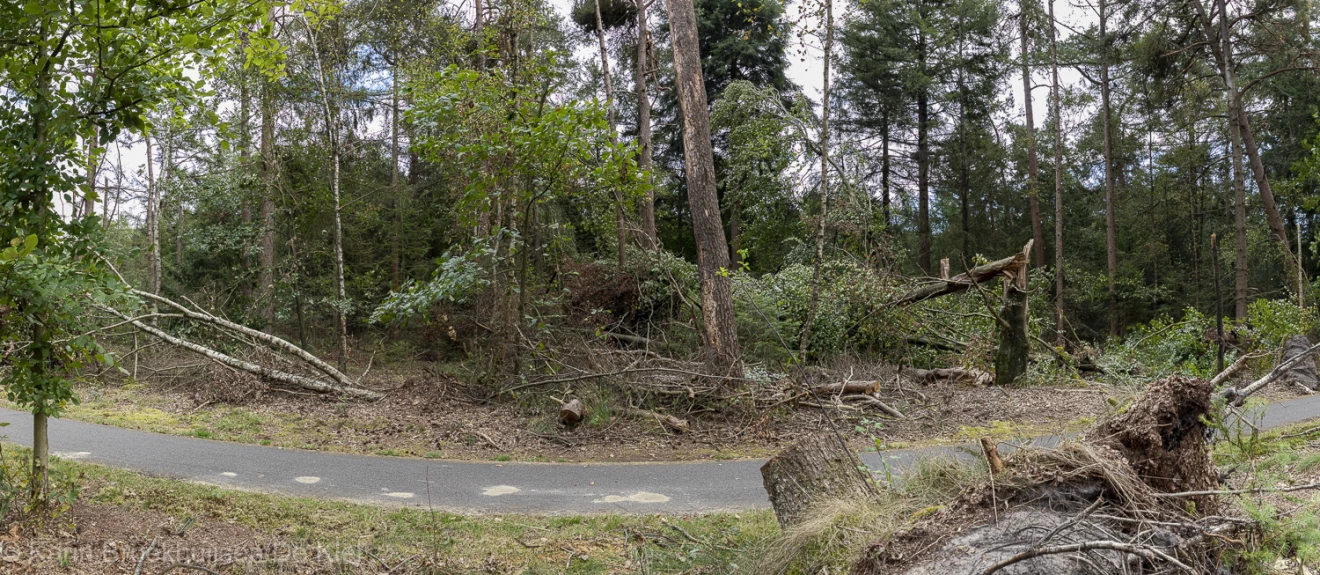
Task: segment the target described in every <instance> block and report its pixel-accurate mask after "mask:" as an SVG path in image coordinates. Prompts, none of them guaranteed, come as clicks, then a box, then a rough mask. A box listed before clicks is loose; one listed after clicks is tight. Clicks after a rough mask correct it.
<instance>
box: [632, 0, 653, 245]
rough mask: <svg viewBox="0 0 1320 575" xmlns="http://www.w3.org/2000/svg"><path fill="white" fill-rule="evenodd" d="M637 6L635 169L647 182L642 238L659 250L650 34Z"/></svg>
mask: <svg viewBox="0 0 1320 575" xmlns="http://www.w3.org/2000/svg"><path fill="white" fill-rule="evenodd" d="M634 1H635V3H636V5H637V56H636V61H635V62H634V65H633V82H634V89H635V90H636V92H637V169H638V170H639V171H641V173H642V177H643V178H645V179H646V182H645V183H646V184H647V189H646V196H645V197H644V198H642V236H643V240H644V241H645V242H646V247H647V248H649V249H656V248H658V247H660V237H659V235H658V234H657V232H656V229H655V191H654V190H653V189H651V184H652V181H653V179H652V177H651V169H652V165H651V96H650V95H649V94H648V93H647V89H646V81H647V80H646V78H647V70H648V69H649V68H650V66H651V32H650V30H648V28H647V18H646V0H634Z"/></svg>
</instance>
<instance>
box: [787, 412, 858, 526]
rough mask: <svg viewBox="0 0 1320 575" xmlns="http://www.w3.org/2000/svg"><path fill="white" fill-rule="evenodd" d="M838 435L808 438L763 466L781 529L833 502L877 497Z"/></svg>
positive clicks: (830, 434) (821, 435)
mask: <svg viewBox="0 0 1320 575" xmlns="http://www.w3.org/2000/svg"><path fill="white" fill-rule="evenodd" d="M858 464H859V463H858V461H857V458H856V457H854V456H853V454H852V451H851V448H850V447H848V445H847V444H845V443H843V441H841V440H840V439H839V438H838V436H837V435H834V434H832V433H821V434H818V435H813V436H809V437H807V438H806V439H803V440H801V441H799V442H797V443H795V444H793V445H791V446H789V448H788V449H785V450H784V451H782V452H780V453H779V454H778V455H776V456H774V457H773V458H771V459H770V461H767V462H766V463H765V464H764V465H762V466H761V480H762V482H763V484H764V485H765V491H766V493H767V494H769V496H770V505H772V506H773V507H774V509H775V517H776V518H777V519H778V520H779V526H780V528H781V529H784V528H788V527H791V526H793V525H795V524H797V523H798V522H800V521H801V520H803V519H805V518H806V517H807V515H808V513H809V512H810V510H811V507H812V506H813V505H817V504H820V503H823V502H825V501H828V500H830V499H842V500H845V501H858V500H862V499H867V498H870V497H874V496H875V491H874V489H873V488H872V486H871V484H870V483H869V482H868V479H869V478H868V477H867V476H866V472H865V471H864V470H862V469H859V468H858Z"/></svg>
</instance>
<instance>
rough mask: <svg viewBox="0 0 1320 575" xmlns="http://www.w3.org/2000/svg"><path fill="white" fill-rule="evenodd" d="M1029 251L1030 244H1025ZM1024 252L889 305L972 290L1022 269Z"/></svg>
mask: <svg viewBox="0 0 1320 575" xmlns="http://www.w3.org/2000/svg"><path fill="white" fill-rule="evenodd" d="M1027 246H1028V249H1027V250H1026V251H1029V250H1030V246H1031V244H1030V243H1028V244H1027ZM1026 251H1022V252H1018V253H1016V254H1013V255H1012V256H1010V257H1006V258H1004V259H1002V260H998V261H993V262H990V263H988V264H985V265H980V266H976V267H974V268H972V269H971V270H968V271H967V272H966V273H961V274H958V275H956V276H953V277H952V278H950V279H947V280H937V281H934V282H931V283H929V284H926V285H924V286H921V287H919V288H917V289H914V290H912V291H910V292H907V293H906V294H904V295H903V296H902V297H900V298H898V299H897V300H894V301H893V302H892V303H891V304H890V305H895V306H900V305H907V304H911V303H917V302H919V301H923V300H928V299H930V298H933V297H939V296H943V295H949V294H951V293H958V292H961V291H966V290H969V289H971V288H972V286H974V285H976V284H983V283H986V282H988V281H990V280H993V279H995V278H997V277H999V276H1001V275H1004V272H1006V271H1013V270H1017V269H1019V268H1022V267H1023V266H1024V265H1025V264H1026V263H1027V256H1026Z"/></svg>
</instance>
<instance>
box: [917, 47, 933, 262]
mask: <svg viewBox="0 0 1320 575" xmlns="http://www.w3.org/2000/svg"><path fill="white" fill-rule="evenodd" d="M917 37H918V40H917V59H918V61H919V62H920V63H921V64H922V66H923V68H924V66H925V62H926V34H925V32H924V31H919V32H917ZM929 119H930V94H928V93H927V90H926V88H924V87H923V88H921V90H920V91H919V92H918V93H917V267H919V268H921V273H923V274H926V275H930V124H929Z"/></svg>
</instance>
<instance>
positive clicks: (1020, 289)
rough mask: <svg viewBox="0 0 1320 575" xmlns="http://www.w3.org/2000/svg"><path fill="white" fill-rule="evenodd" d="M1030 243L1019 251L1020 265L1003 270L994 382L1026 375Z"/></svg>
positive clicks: (1028, 343)
mask: <svg viewBox="0 0 1320 575" xmlns="http://www.w3.org/2000/svg"><path fill="white" fill-rule="evenodd" d="M1031 243H1032V242H1027V246H1026V247H1025V248H1022V253H1021V254H1019V255H1021V256H1022V257H1021V262H1022V263H1021V265H1020V266H1018V267H1017V268H1013V269H1007V270H1004V309H1003V310H1001V311H1000V312H999V317H1000V319H1001V320H1003V321H1002V324H1001V325H1000V326H999V346H998V347H997V348H996V349H995V383H997V384H999V385H1011V384H1012V383H1013V382H1014V381H1016V380H1017V378H1018V377H1021V376H1022V374H1024V373H1026V372H1027V362H1028V361H1029V360H1030V356H1031V334H1030V333H1029V332H1028V331H1027V327H1028V323H1029V322H1030V317H1029V316H1028V314H1027V262H1028V261H1030V257H1029V254H1030V253H1031Z"/></svg>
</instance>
